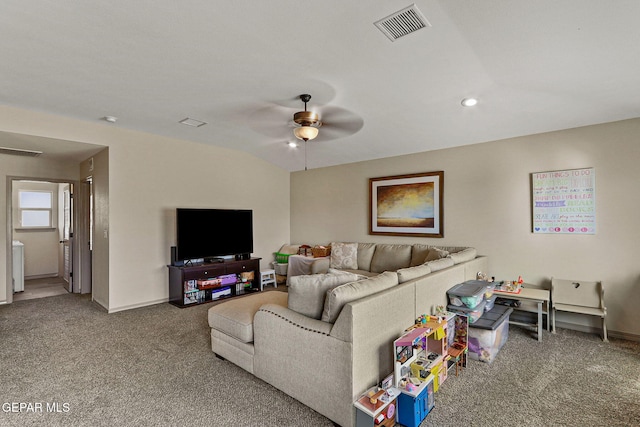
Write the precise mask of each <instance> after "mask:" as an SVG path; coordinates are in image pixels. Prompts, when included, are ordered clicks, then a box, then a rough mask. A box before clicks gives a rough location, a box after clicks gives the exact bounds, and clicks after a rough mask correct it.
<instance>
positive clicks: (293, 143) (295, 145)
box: [287, 141, 298, 148]
mask: <svg viewBox="0 0 640 427" xmlns="http://www.w3.org/2000/svg"><path fill="white" fill-rule="evenodd" d="M287 145H288V146H289V147H291V148H298V144H296V143H295V142H293V141H291V142H287Z"/></svg>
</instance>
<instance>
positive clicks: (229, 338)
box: [208, 243, 488, 427]
mask: <svg viewBox="0 0 640 427" xmlns="http://www.w3.org/2000/svg"><path fill="white" fill-rule="evenodd" d="M334 245H335V243H334ZM338 246H340V244H338ZM336 247H337V246H333V245H332V260H331V261H332V262H333V265H331V263H330V264H329V265H327V274H318V275H310V276H298V277H295V278H292V280H291V281H290V287H289V290H288V294H287V293H284V292H263V293H259V294H253V295H250V296H247V297H243V298H237V299H233V300H230V301H228V302H225V303H224V304H220V305H216V306H214V307H212V308H211V309H209V313H208V316H209V325H210V326H211V348H212V350H213V352H214V353H216V354H217V355H219V356H220V357H222V358H225V359H227V360H229V361H231V362H233V363H235V364H236V365H238V366H240V367H242V368H243V369H245V370H247V371H248V372H251V373H253V374H254V375H256V376H257V377H259V378H261V379H263V380H264V381H266V382H268V383H269V384H271V385H273V386H274V387H276V388H278V389H280V390H282V391H283V392H285V393H287V394H288V395H290V396H292V397H294V398H295V399H297V400H299V401H300V402H302V403H304V404H305V405H307V406H309V407H311V408H312V409H314V410H316V411H317V412H319V413H321V414H323V415H324V416H326V417H327V418H329V419H331V420H332V421H333V422H335V423H336V424H338V425H341V426H343V427H352V426H354V425H355V410H354V407H353V401H354V400H355V399H356V398H357V397H358V396H359V395H360V394H361V393H363V392H364V391H365V390H366V389H367V388H368V387H370V386H372V385H373V384H375V383H377V382H379V381H380V380H381V379H383V378H384V377H385V376H387V375H388V374H390V373H391V372H393V351H392V347H393V345H392V344H393V340H394V339H396V338H397V337H398V336H400V334H401V333H402V332H403V330H405V329H406V328H407V327H408V326H410V325H412V324H413V322H414V321H415V319H416V318H417V317H419V316H420V315H421V314H424V313H431V312H433V310H434V308H435V306H437V305H445V304H446V303H447V297H446V291H447V290H448V289H449V288H451V287H452V286H453V285H455V284H457V283H461V282H464V281H466V280H471V279H475V278H476V274H477V272H478V271H485V272H486V271H487V268H488V259H487V258H486V257H483V256H477V255H476V251H475V249H473V248H462V247H449V248H445V247H438V248H433V247H428V246H426V245H388V244H369V243H358V244H356V252H357V255H356V259H357V263H356V264H353V262H354V261H353V254H350V255H349V257H350V260H349V261H348V262H351V263H352V264H351V265H350V266H351V267H353V266H355V267H356V268H351V269H344V268H343V269H340V270H339V271H338V270H336V269H334V268H333V267H336V266H339V265H341V262H342V261H344V260H343V259H341V258H340V257H339V256H338V255H335V256H333V254H335V253H336V252H335V248H336ZM352 248H353V244H350V245H349V248H347V249H348V250H350V249H352ZM436 249H437V250H439V251H441V252H440V253H439V254H436V252H435V250H436ZM379 251H380V252H379ZM337 252H341V250H340V249H338V251H337ZM445 252H446V254H445ZM429 254H430V256H431V257H432V258H433V257H436V255H438V257H437V258H436V259H432V260H429V261H426V258H427V257H428V256H429ZM423 255H424V257H423ZM421 261H422V262H421ZM325 262H326V261H325ZM342 265H343V264H342ZM330 268H331V271H330V272H329V269H330ZM380 269H383V270H382V271H378V270H380ZM347 270H351V271H347ZM362 275H364V276H368V277H366V278H363V276H362ZM354 279H355V280H354ZM357 279H359V280H357Z"/></svg>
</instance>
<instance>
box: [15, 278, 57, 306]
mask: <svg viewBox="0 0 640 427" xmlns="http://www.w3.org/2000/svg"><path fill="white" fill-rule="evenodd" d="M66 286H67V283H66V282H65V281H64V280H63V279H62V278H61V277H44V278H41V279H30V280H25V281H24V292H18V293H15V294H13V301H23V300H27V299H36V298H46V297H53V296H56V295H64V294H67V293H68V292H67V289H66V288H65V287H66Z"/></svg>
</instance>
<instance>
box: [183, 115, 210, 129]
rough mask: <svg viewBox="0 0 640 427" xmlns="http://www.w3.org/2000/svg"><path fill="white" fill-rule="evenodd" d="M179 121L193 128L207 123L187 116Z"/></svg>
mask: <svg viewBox="0 0 640 427" xmlns="http://www.w3.org/2000/svg"><path fill="white" fill-rule="evenodd" d="M180 123H182V124H183V125H187V126H193V127H194V128H199V127H200V126H204V125H206V124H207V122H203V121H200V120H196V119H190V118H189V117H187V118H186V119H182V120H180Z"/></svg>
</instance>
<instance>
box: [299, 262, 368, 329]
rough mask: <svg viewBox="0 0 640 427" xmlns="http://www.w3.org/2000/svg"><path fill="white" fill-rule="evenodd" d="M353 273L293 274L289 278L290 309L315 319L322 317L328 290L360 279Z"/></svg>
mask: <svg viewBox="0 0 640 427" xmlns="http://www.w3.org/2000/svg"><path fill="white" fill-rule="evenodd" d="M359 278H360V276H358V275H357V274H353V273H347V272H341V273H340V274H308V275H302V276H293V277H292V278H291V279H290V280H289V300H288V304H287V307H289V309H291V310H293V311H295V312H297V313H300V314H304V315H305V316H308V317H313V318H314V319H318V320H319V319H320V318H321V317H322V309H323V307H324V300H325V297H326V294H327V291H329V290H331V289H333V288H335V287H336V286H340V285H343V284H345V283H349V282H353V281H356V280H359Z"/></svg>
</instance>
